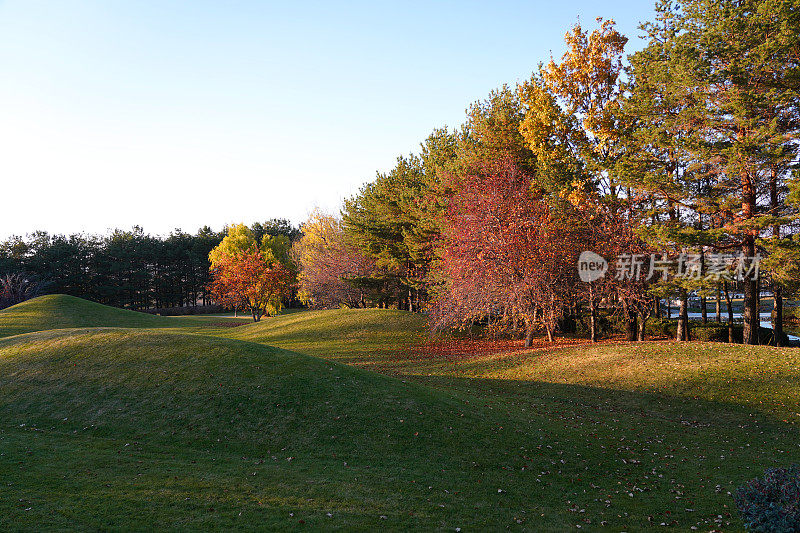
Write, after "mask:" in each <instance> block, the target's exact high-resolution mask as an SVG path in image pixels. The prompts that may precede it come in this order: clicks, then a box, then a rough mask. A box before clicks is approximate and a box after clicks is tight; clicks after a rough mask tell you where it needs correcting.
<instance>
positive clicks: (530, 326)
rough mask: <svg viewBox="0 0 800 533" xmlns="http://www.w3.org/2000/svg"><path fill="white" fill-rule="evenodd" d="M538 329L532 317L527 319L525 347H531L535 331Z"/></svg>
mask: <svg viewBox="0 0 800 533" xmlns="http://www.w3.org/2000/svg"><path fill="white" fill-rule="evenodd" d="M535 329H536V323H535V321H533V320H531V319H526V320H525V347H526V348H530V347H531V344H533V332H534V330H535Z"/></svg>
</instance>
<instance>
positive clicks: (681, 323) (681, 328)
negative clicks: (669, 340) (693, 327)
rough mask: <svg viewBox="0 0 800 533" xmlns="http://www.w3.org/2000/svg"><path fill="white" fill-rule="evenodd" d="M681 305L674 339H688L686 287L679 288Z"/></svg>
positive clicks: (687, 295) (687, 298) (687, 296)
mask: <svg viewBox="0 0 800 533" xmlns="http://www.w3.org/2000/svg"><path fill="white" fill-rule="evenodd" d="M680 300H681V306H680V310H679V312H678V331H677V334H676V335H675V340H676V341H688V340H689V337H690V335H689V294H688V292H687V291H686V289H683V288H682V289H681V290H680Z"/></svg>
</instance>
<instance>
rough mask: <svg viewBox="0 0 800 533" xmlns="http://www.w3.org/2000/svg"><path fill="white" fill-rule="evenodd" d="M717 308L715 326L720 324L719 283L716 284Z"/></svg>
mask: <svg viewBox="0 0 800 533" xmlns="http://www.w3.org/2000/svg"><path fill="white" fill-rule="evenodd" d="M716 300H717V308H716V317H715V318H716V320H717V324H719V323H721V322H722V309H721V308H722V302H721V301H720V290H719V283H717V298H716Z"/></svg>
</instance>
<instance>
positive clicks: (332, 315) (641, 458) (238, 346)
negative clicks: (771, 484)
mask: <svg viewBox="0 0 800 533" xmlns="http://www.w3.org/2000/svg"><path fill="white" fill-rule="evenodd" d="M24 305H25V307H23V308H22V309H23V310H24V315H22V316H24V317H25V319H24V321H23V320H22V319H21V318H20V316H21V314H20V310H19V309H16V310H15V308H10V309H8V310H4V311H0V336H5V337H6V338H4V339H0V528H2V529H31V530H42V529H65V528H66V529H70V528H79V529H148V528H158V529H207V528H245V527H248V528H263V529H274V530H278V529H279V530H285V529H289V530H295V529H296V530H301V529H320V528H325V529H347V530H350V529H361V530H372V529H377V528H385V529H390V530H397V529H406V528H418V529H424V530H444V531H455V530H456V529H457V528H460V529H461V531H470V530H478V529H487V528H488V529H506V528H509V529H512V530H528V531H562V530H569V529H571V530H578V529H580V530H589V531H593V530H611V531H637V530H649V529H653V528H662V527H664V528H673V529H678V530H688V529H689V528H691V527H693V526H694V527H697V528H698V529H699V530H706V531H707V530H710V529H717V530H732V531H736V530H741V522H740V521H739V519H738V517H737V516H736V512H735V510H734V508H733V501H732V499H731V496H730V495H729V492H732V491H733V490H734V488H735V487H736V486H737V485H739V484H740V483H742V482H743V481H744V480H746V479H749V478H751V477H754V476H755V475H758V474H760V473H761V472H762V471H763V469H764V468H766V467H769V466H775V465H788V464H791V463H793V462H799V461H800V439H798V426H797V421H798V420H800V415H798V413H800V406H799V405H798V404H799V403H800V392H799V391H800V381H799V380H798V378H800V368H798V362H800V355H798V352H800V350H796V349H775V348H768V347H741V346H728V345H724V344H700V343H692V344H675V343H669V342H652V343H631V344H627V343H606V344H600V345H595V346H589V345H585V344H580V345H570V346H562V347H558V348H547V347H543V346H539V347H537V348H536V349H533V350H527V351H525V350H521V349H519V347H518V346H515V345H501V346H495V347H494V348H493V347H492V345H490V344H487V343H469V342H462V341H455V340H453V339H448V338H429V337H428V335H427V333H426V332H425V329H424V324H423V322H422V319H421V317H420V316H418V315H412V314H409V313H404V312H399V311H390V310H335V311H308V312H301V313H292V314H287V315H285V316H279V317H276V318H267V319H264V321H263V322H261V323H259V324H249V325H243V326H239V327H234V328H230V327H224V326H223V325H222V324H220V323H219V321H220V320H224V319H210V318H208V319H201V318H197V319H189V318H187V319H184V318H176V319H167V318H161V317H149V316H145V317H142V316H139V315H138V314H135V313H134V315H137V316H136V317H131V315H127V314H126V315H125V317H126V320H127V322H124V323H117V324H113V323H112V322H113V321H114V320H121V318H120V317H121V316H122V315H119V314H117V313H119V310H111V309H109V308H104V307H102V306H97V305H96V304H91V303H88V302H83V301H77V302H75V301H74V300H72V299H64V298H63V297H61V298H59V297H46V298H40V299H37V300H33V301H31V302H26V304H24ZM37 306H38V307H40V310H38V311H37ZM54 307H55V309H54ZM73 307H77V309H73ZM51 313H55V315H51ZM52 316H57V317H59V318H58V319H57V320H56V319H53V318H52ZM87 317H88V319H87ZM133 318H136V319H141V322H138V323H137V322H136V321H134V320H133ZM180 321H183V322H180ZM115 325H116V326H124V327H113V326H115ZM37 327H38V328H39V329H38V330H37V329H31V328H37ZM55 328H72V329H55ZM21 330H27V331H29V332H30V333H26V334H21V335H15V336H8V335H10V334H12V333H13V332H16V331H21ZM661 524H664V525H663V526H662V525H661Z"/></svg>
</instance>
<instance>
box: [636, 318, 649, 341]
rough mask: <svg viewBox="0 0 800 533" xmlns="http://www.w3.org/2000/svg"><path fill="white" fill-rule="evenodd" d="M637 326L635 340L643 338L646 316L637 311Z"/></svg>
mask: <svg viewBox="0 0 800 533" xmlns="http://www.w3.org/2000/svg"><path fill="white" fill-rule="evenodd" d="M636 324H637V326H638V327H637V328H636V340H637V341H643V340H644V327H645V324H647V317H645V316H644V315H643V314H642V313H639V320H638V321H637V323H636Z"/></svg>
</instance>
